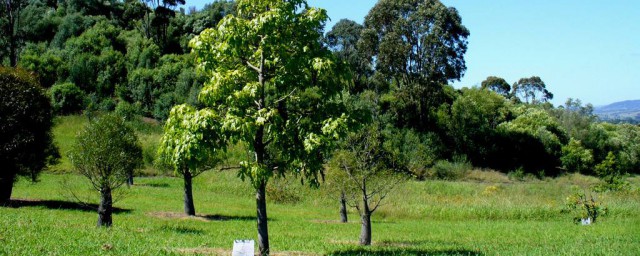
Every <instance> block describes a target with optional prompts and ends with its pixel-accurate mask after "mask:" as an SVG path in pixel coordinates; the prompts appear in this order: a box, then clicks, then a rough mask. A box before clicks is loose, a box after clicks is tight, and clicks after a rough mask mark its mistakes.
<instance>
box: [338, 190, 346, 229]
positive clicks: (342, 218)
mask: <svg viewBox="0 0 640 256" xmlns="http://www.w3.org/2000/svg"><path fill="white" fill-rule="evenodd" d="M340 222H342V223H347V222H348V219H347V198H346V196H345V194H344V191H342V192H341V193H340Z"/></svg>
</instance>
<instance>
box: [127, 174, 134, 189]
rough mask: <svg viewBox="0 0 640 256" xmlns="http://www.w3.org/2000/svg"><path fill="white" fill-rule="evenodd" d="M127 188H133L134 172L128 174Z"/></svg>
mask: <svg viewBox="0 0 640 256" xmlns="http://www.w3.org/2000/svg"><path fill="white" fill-rule="evenodd" d="M127 186H129V187H130V186H133V170H131V171H129V172H127Z"/></svg>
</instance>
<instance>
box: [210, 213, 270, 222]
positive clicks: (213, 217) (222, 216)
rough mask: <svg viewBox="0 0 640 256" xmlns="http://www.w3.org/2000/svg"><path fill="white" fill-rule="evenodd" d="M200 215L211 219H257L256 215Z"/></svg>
mask: <svg viewBox="0 0 640 256" xmlns="http://www.w3.org/2000/svg"><path fill="white" fill-rule="evenodd" d="M198 217H202V218H205V219H207V220H210V221H230V220H241V221H255V220H256V216H230V215H220V214H210V215H198ZM272 220H273V219H271V218H269V219H268V221H272Z"/></svg>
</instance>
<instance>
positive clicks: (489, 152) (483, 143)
mask: <svg viewBox="0 0 640 256" xmlns="http://www.w3.org/2000/svg"><path fill="white" fill-rule="evenodd" d="M511 108H512V107H511V105H510V104H508V102H507V101H506V100H505V98H504V97H501V96H500V95H498V94H497V93H495V92H492V91H489V90H481V89H477V88H473V89H467V88H463V89H462V94H461V95H459V96H458V97H457V99H456V100H455V101H454V102H453V104H452V105H451V113H450V115H448V118H446V119H445V120H444V123H445V124H446V126H447V128H448V134H449V136H451V138H452V141H453V143H454V145H455V148H454V149H453V150H454V153H455V154H459V155H466V156H467V157H468V158H469V160H470V161H471V162H472V163H473V164H474V165H476V166H481V167H493V168H495V167H496V166H495V164H496V163H498V162H500V161H503V159H502V157H500V156H499V155H500V151H501V150H503V149H502V148H499V147H496V146H497V143H496V141H497V140H499V139H500V135H499V134H498V132H499V131H498V129H497V128H498V125H500V124H501V123H504V122H507V121H510V120H511V119H512V118H513V114H512V112H511V111H512V110H511Z"/></svg>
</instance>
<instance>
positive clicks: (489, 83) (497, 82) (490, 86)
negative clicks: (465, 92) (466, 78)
mask: <svg viewBox="0 0 640 256" xmlns="http://www.w3.org/2000/svg"><path fill="white" fill-rule="evenodd" d="M480 87H481V88H482V89H486V90H491V91H494V92H496V93H498V94H500V95H502V96H504V97H506V98H508V97H509V95H510V93H511V85H509V83H507V81H505V80H504V79H503V78H501V77H497V76H489V77H487V79H485V80H484V81H482V83H481V84H480Z"/></svg>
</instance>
